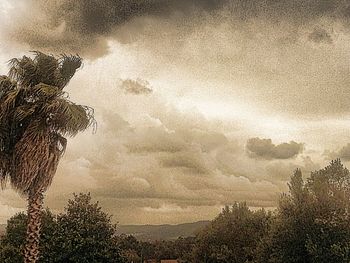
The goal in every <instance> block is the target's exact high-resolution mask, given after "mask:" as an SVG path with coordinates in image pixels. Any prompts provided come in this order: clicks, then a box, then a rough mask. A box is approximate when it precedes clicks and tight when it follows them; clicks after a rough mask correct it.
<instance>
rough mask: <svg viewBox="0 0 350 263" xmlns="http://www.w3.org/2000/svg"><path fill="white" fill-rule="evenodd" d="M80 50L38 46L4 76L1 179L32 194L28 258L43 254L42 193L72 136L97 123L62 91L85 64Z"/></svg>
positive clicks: (0, 97)
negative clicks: (50, 51)
mask: <svg viewBox="0 0 350 263" xmlns="http://www.w3.org/2000/svg"><path fill="white" fill-rule="evenodd" d="M81 63H82V61H81V58H80V57H79V56H66V55H61V56H60V57H58V58H56V57H54V56H52V55H46V54H43V53H41V52H34V58H30V57H27V56H23V57H22V58H20V59H17V58H14V59H12V60H11V61H10V71H9V74H8V76H1V77H0V181H1V184H2V186H4V185H5V184H6V182H7V181H10V183H11V185H12V187H13V188H14V189H15V190H17V191H18V192H19V193H20V194H21V195H23V196H26V197H27V198H28V225H27V238H26V240H27V241H26V245H25V252H24V256H25V262H36V261H37V260H38V258H39V250H38V248H39V238H40V224H41V211H42V205H43V193H44V192H45V191H46V189H47V188H48V187H49V186H50V184H51V182H52V179H53V176H54V174H55V172H56V168H57V165H58V162H59V160H60V158H61V157H62V155H63V153H64V151H65V149H66V145H67V140H66V138H65V137H66V136H75V135H76V134H77V133H78V132H80V131H84V130H85V129H87V128H88V127H89V126H90V125H91V124H93V123H94V118H93V111H92V109H91V108H89V107H86V106H82V105H77V104H74V103H73V102H71V101H69V100H68V99H67V97H68V96H67V93H65V92H64V91H63V89H64V87H65V86H66V85H67V84H68V82H69V80H70V79H71V78H72V77H73V75H74V74H75V72H76V70H77V69H78V68H80V66H81Z"/></svg>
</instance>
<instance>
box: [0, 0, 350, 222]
mask: <svg viewBox="0 0 350 263" xmlns="http://www.w3.org/2000/svg"><path fill="white" fill-rule="evenodd" d="M349 25H350V1H346V0H304V1H301V0H294V1H290V0H279V1H275V0H262V1H253V0H248V1H238V0H218V1H214V0H123V1H113V0H100V1H97V0H90V1H84V0H52V1H48V0H12V1H9V0H0V41H1V42H0V43H1V45H0V74H7V65H6V61H8V59H10V58H12V57H21V56H23V55H30V53H29V51H31V50H40V51H43V52H47V53H52V54H62V53H67V54H79V55H80V56H82V57H83V58H84V67H83V68H82V69H80V70H79V71H78V72H77V73H76V75H75V76H74V78H73V79H72V80H71V82H70V83H69V85H68V86H67V88H66V91H67V92H69V94H70V99H71V100H73V101H74V102H76V103H79V104H84V105H89V106H91V107H93V108H94V109H95V116H96V120H97V123H98V126H97V131H96V132H95V133H94V132H93V131H92V130H88V131H86V132H84V133H82V134H79V135H78V136H76V137H75V138H70V139H69V143H68V148H67V151H66V153H65V156H64V158H63V159H62V160H61V162H60V165H59V168H58V171H57V174H56V177H55V179H54V181H53V183H52V186H51V188H50V189H49V191H48V192H47V193H46V199H45V205H46V206H48V207H50V208H51V209H52V210H53V211H55V212H60V211H62V210H63V208H64V206H65V204H66V202H67V200H68V199H69V198H71V197H72V193H73V192H75V193H78V192H90V193H91V194H92V197H93V199H94V200H96V201H97V200H98V201H99V202H100V204H101V206H102V207H103V209H104V210H105V211H107V212H108V213H110V214H112V215H113V220H114V221H115V222H119V223H120V224H165V223H169V224H177V223H184V222H193V221H198V220H207V219H213V218H214V217H215V216H216V215H217V214H218V213H219V212H220V209H221V208H222V207H223V206H224V205H229V204H232V203H234V202H235V201H246V202H247V204H248V205H249V206H250V207H252V208H259V207H265V208H267V209H270V208H274V207H276V205H277V201H278V198H279V196H280V194H281V193H282V192H286V191H288V187H287V182H288V180H289V178H290V176H291V175H292V173H293V171H294V170H295V169H296V168H300V169H302V171H303V173H304V176H305V178H306V177H307V176H308V175H309V174H310V172H311V171H315V170H317V169H320V168H322V167H324V166H326V165H327V164H328V163H329V162H330V160H332V159H334V158H341V159H342V161H343V162H344V164H345V165H347V166H348V167H350V165H349V164H350V133H349V130H350V120H349V117H350V107H349V106H350V105H349V99H350V89H349V87H350V74H349V71H350V63H349V61H350V31H349V28H350V27H349ZM25 206H26V201H25V200H24V199H22V198H21V197H20V196H18V194H17V193H15V192H14V191H12V190H11V189H10V188H7V189H6V190H2V191H1V192H0V223H4V222H6V220H7V219H8V218H9V217H10V216H11V215H13V214H14V213H16V212H18V211H22V210H23V209H25Z"/></svg>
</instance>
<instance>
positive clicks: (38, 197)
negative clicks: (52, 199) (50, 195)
mask: <svg viewBox="0 0 350 263" xmlns="http://www.w3.org/2000/svg"><path fill="white" fill-rule="evenodd" d="M43 199H44V196H43V193H42V192H37V193H30V194H29V196H28V224H27V237H26V245H25V248H24V263H36V262H37V260H38V259H39V238H40V228H41V215H42V208H43Z"/></svg>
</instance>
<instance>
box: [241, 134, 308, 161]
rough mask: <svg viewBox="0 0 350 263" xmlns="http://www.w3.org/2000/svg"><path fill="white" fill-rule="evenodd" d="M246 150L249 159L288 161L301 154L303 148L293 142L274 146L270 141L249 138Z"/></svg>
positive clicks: (301, 145)
mask: <svg viewBox="0 0 350 263" xmlns="http://www.w3.org/2000/svg"><path fill="white" fill-rule="evenodd" d="M246 148H247V151H248V153H249V155H250V156H251V157H261V158H264V159H289V158H293V157H296V156H297V155H298V154H299V153H301V152H302V151H303V148H304V146H303V144H302V143H296V142H294V141H291V142H289V143H281V144H278V145H275V144H273V143H272V141H271V139H260V138H251V139H249V140H248V141H247V145H246Z"/></svg>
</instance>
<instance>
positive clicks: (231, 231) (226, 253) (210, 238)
mask: <svg viewBox="0 0 350 263" xmlns="http://www.w3.org/2000/svg"><path fill="white" fill-rule="evenodd" d="M269 221H270V215H269V213H266V212H265V211H264V210H258V211H251V210H250V209H249V208H248V206H247V205H246V203H235V204H234V205H233V206H232V207H228V206H227V207H225V208H224V209H223V211H222V212H221V213H220V214H219V216H218V217H217V218H216V219H215V220H213V221H212V222H211V224H210V225H209V226H207V227H206V228H205V229H204V230H202V231H201V232H200V233H199V234H198V236H197V243H196V246H195V247H194V250H193V253H194V258H193V262H208V263H209V262H210V263H242V262H252V260H253V258H254V253H255V248H256V246H257V243H258V241H259V240H260V239H261V238H262V237H263V236H264V235H265V234H266V232H267V229H268V225H269Z"/></svg>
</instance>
